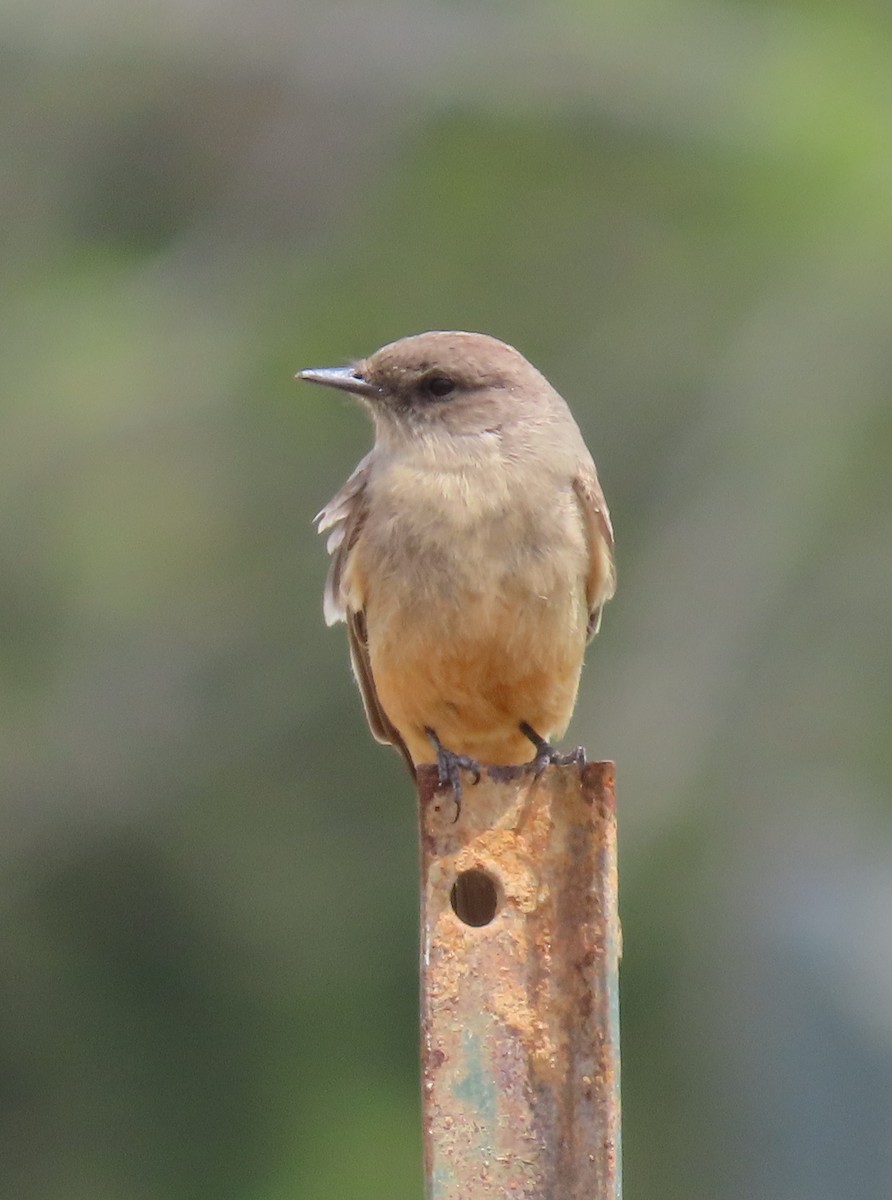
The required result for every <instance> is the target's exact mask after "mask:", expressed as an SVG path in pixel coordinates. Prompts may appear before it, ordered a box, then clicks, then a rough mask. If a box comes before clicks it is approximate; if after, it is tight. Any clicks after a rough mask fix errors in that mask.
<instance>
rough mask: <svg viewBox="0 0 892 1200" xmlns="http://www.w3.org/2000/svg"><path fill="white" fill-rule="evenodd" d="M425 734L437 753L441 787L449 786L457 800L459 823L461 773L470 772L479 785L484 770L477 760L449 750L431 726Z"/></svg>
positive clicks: (426, 727) (456, 818) (438, 775)
mask: <svg viewBox="0 0 892 1200" xmlns="http://www.w3.org/2000/svg"><path fill="white" fill-rule="evenodd" d="M424 732H425V733H426V734H427V736H428V737H429V738H430V740H431V743H432V745H433V747H434V749H435V750H436V752H437V778H438V780H439V784H440V787H441V788H442V787H446V785H447V784H448V785H449V787H451V788H452V797H453V799H454V800H455V820H456V821H457V820H458V818H459V817H460V816H461V802H462V796H463V791H462V784H461V773H462V771H470V772H471V774H472V775H473V776H474V782H475V783H479V782H480V776H481V775H482V773H483V768H482V767H481V766H480V763H479V762H478V761H477V759H476V758H470V757H469V756H468V755H467V754H455V753H454V752H453V751H452V750H447V749H446V747H445V746H444V745H443V743H442V742H441V741H440V739H439V738H438V737H437V735H436V732H435V731H434V730H433V729H431V728H430V726H429V725H426V726H425V727H424ZM453 823H454V822H453Z"/></svg>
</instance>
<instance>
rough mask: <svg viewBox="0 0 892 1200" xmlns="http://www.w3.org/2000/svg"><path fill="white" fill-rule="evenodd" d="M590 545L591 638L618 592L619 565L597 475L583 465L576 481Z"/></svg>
mask: <svg viewBox="0 0 892 1200" xmlns="http://www.w3.org/2000/svg"><path fill="white" fill-rule="evenodd" d="M573 490H574V491H575V493H576V496H577V498H578V500H579V505H580V508H581V510H582V515H583V519H584V521H585V531H586V536H587V538H588V543H589V570H588V578H587V579H586V598H587V600H588V607H589V618H588V636H589V638H590V639H591V638H593V637H594V636H595V634H596V633H597V632H598V630H599V629H600V628H601V613H602V611H603V608H604V605H605V604H606V603H607V601H608V600H609V599H610V597H611V596H612V595H613V593H614V592H615V591H616V563H615V561H614V556H613V547H614V542H613V526H612V525H611V523H610V513H609V511H608V509H607V502H606V500H605V499H604V493H603V492H602V491H601V485H600V483H599V482H598V473H597V471H596V470H595V464H594V463H592V462H587V463H582V464H581V465H580V467H579V470H578V471H577V474H576V477H575V479H574V480H573Z"/></svg>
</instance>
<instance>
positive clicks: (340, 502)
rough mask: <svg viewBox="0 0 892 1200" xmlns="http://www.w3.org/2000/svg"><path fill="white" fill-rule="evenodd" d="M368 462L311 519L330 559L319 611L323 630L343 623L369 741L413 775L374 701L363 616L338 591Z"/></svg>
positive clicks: (360, 512) (362, 515) (359, 516)
mask: <svg viewBox="0 0 892 1200" xmlns="http://www.w3.org/2000/svg"><path fill="white" fill-rule="evenodd" d="M370 459H371V454H367V455H366V456H365V458H364V459H363V460H362V461H361V462H360V463H359V465H358V466H357V468H356V470H355V471H354V472H353V474H352V475H351V476H350V478H349V479H348V480H347V482H346V483H345V484H344V486H343V487H342V488H341V489H340V491H339V492H337V493H336V495H334V496H333V497H332V499H331V500H330V501H329V502H328V504H326V506H325V507H324V508H323V509H322V511H321V512H320V513H319V514H318V515H317V517H316V527H317V529H318V530H319V532H320V533H328V538H327V539H326V548H327V550H328V553H329V554H330V555H331V563H330V565H329V568H328V577H327V578H326V580H325V593H324V597H323V611H324V613H325V621H326V624H328V625H334V624H336V623H337V622H338V621H345V622H346V624H347V640H348V643H349V646H350V662H351V665H352V667H353V674H354V676H355V677H356V682H357V684H358V685H359V694H360V695H361V696H362V704H363V707H364V709H365V715H366V719H367V720H368V723H369V728H370V729H371V731H372V734H373V736H374V737H375V738H376V739H377V740H378V741H379V742H383V743H384V744H385V745H388V746H395V747H396V749H397V750H399V752H400V754H402V756H403V758H404V759H405V760H406V763H407V764H408V767H409V770H410V771H411V772H412V774H413V775H414V774H415V765H414V763H413V762H412V757H411V755H410V754H409V751H408V749H407V748H406V744H405V742H404V741H403V739H402V738H401V737H400V735H399V732H398V730H397V729H396V727H395V726H394V725H393V724H392V723H391V721H390V720H389V718H388V716H387V714H386V713H385V711H384V709H383V708H382V707H381V701H380V700H379V699H378V689H377V688H376V687H375V679H374V676H373V675H372V663H371V659H370V657H369V645H368V636H367V632H366V623H365V611H364V610H363V609H359V610H354V609H353V608H351V606H350V603H349V597H348V595H347V593H346V590H345V588H344V581H345V578H346V574H347V563H348V560H349V558H350V554H351V551H352V550H353V548H354V546H355V545H356V542H357V540H358V538H359V537H360V535H361V533H362V528H363V525H364V524H365V520H366V516H367V515H368V490H367V489H368V481H369V475H370V473H371V462H370Z"/></svg>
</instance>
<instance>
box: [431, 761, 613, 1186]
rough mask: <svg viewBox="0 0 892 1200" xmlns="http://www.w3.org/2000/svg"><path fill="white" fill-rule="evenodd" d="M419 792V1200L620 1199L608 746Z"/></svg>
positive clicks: (611, 777)
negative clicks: (584, 760) (530, 770)
mask: <svg viewBox="0 0 892 1200" xmlns="http://www.w3.org/2000/svg"><path fill="white" fill-rule="evenodd" d="M419 800H420V825H421V869H422V908H421V938H422V954H421V1055H422V1073H423V1098H422V1111H423V1121H424V1146H425V1176H426V1195H427V1198H428V1200H484V1198H490V1197H491V1198H493V1200H505V1198H506V1197H508V1198H510V1200H620V1196H621V1181H620V1105H619V993H618V966H619V955H620V930H619V919H618V915H617V878H616V810H615V801H614V791H613V764H612V763H588V764H587V765H586V766H585V767H583V768H582V770H581V771H580V769H579V767H578V766H576V765H571V766H550V767H548V768H547V769H546V770H545V771H544V772H543V774H542V775H541V776H540V777H539V778H538V779H534V778H532V776H531V775H530V774H526V775H524V776H522V777H521V778H520V779H516V780H513V781H511V782H501V781H499V782H497V781H495V780H492V779H490V778H488V777H486V776H484V778H483V779H482V780H481V782H480V783H479V784H477V785H476V786H473V785H471V784H470V783H469V784H468V786H466V788H465V796H464V803H463V805H462V809H461V815H460V816H459V818H458V820H457V821H455V822H454V818H455V812H456V808H455V804H454V802H453V800H452V797H451V794H450V793H448V792H438V791H437V790H436V771H435V770H433V769H428V768H423V769H422V770H421V771H420V772H419ZM453 822H454V823H453Z"/></svg>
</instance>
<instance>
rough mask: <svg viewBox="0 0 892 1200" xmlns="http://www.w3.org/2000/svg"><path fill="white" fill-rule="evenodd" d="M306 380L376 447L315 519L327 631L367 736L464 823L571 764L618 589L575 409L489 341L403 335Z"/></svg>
mask: <svg viewBox="0 0 892 1200" xmlns="http://www.w3.org/2000/svg"><path fill="white" fill-rule="evenodd" d="M296 378H298V379H301V380H305V381H308V382H311V383H316V384H321V385H323V386H326V387H331V388H337V389H339V390H340V391H342V392H346V393H349V394H350V395H352V396H354V397H355V398H356V399H357V400H359V401H360V402H361V404H362V405H363V406H364V407H365V408H366V409H367V410H368V412H369V414H370V415H371V418H372V422H373V425H374V432H375V439H374V445H373V447H372V449H371V451H370V452H369V453H368V454H366V456H365V457H364V458H363V459H362V460H361V461H360V463H359V464H358V465H357V467H356V469H355V470H354V471H353V473H352V474H351V475H350V477H349V478H348V479H347V481H346V483H345V484H344V485H343V487H342V488H341V489H340V490H339V491H338V492H337V493H336V494H335V496H334V497H333V498H332V499H331V500H330V501H329V503H328V504H326V505H325V507H324V508H323V509H322V510H321V512H319V513H318V514H317V516H316V518H315V520H316V523H317V527H318V530H319V532H320V533H322V534H325V535H327V549H328V552H329V554H330V556H331V561H330V565H329V571H328V577H327V579H326V583H325V592H324V606H323V607H324V615H325V620H326V622H327V624H329V625H333V624H335V623H337V622H340V621H343V622H345V623H346V626H347V635H348V641H349V647H350V658H351V662H352V667H353V673H354V675H355V677H356V680H357V683H358V685H359V690H360V693H361V695H362V700H363V704H364V706H365V712H366V716H367V718H368V723H369V726H370V728H371V731H372V733H373V735H374V736H375V738H377V739H378V741H380V742H383V743H385V744H389V745H392V746H394V747H395V748H396V749H397V750H398V751H399V752H400V753H401V754H402V756H403V758H404V759H405V761H406V764H407V766H408V767H409V769H410V771H412V772H413V774H415V772H416V770H417V768H418V767H419V766H420V765H421V764H423V763H431V762H434V761H435V762H436V765H437V769H438V780H439V784H440V785H442V786H446V785H451V787H452V789H453V792H454V795H455V799H456V803H457V806H458V809H459V811H460V804H461V798H462V784H461V772H462V771H463V770H467V771H469V772H471V773H472V775H473V779H474V782H477V781H479V779H480V777H481V772H482V771H483V770H484V769H486V770H490V771H491V772H493V773H494V774H495V773H496V772H498V771H503V772H510V771H512V770H514V771H516V770H518V769H530V767H532V768H533V769H534V770H535V771H536V772H537V773H539V772H541V770H543V769H544V767H545V766H546V765H547V764H548V763H551V762H564V761H570V760H571V759H574V758H576V759H580V760H581V761H584V751H582V750H581V748H580V749H577V750H576V751H575V752H573V754H571V755H561V754H560V752H559V751H558V750H557V749H556V748H555V746H554V744H553V743H554V740H555V739H559V738H560V737H561V736H562V735H563V734H564V733H565V731H566V729H567V726H568V724H569V721H570V717H571V715H572V712H573V709H574V706H575V702H576V695H577V690H578V686H579V678H580V673H581V670H582V663H583V657H584V653H585V647H586V644H587V642H588V641H589V640H590V639H591V638H592V637H593V636H594V634H595V633H597V631H598V629H599V627H600V624H601V613H602V609H603V607H604V605H605V604H606V603H607V601H608V600H609V599H610V598H611V597H612V596H613V594H614V591H615V586H616V568H615V557H614V537H613V528H612V525H611V521H610V514H609V511H608V508H607V504H606V501H605V499H604V494H603V492H602V490H601V485H600V483H599V481H598V474H597V471H596V469H595V464H594V461H593V459H592V456H591V454H590V453H589V451H588V449H587V447H586V445H585V442H584V441H583V437H582V434H581V433H580V430H579V427H578V426H577V424H576V422H575V420H574V419H573V416H572V414H571V412H570V409H569V408H568V406H567V404H566V402H565V401H564V400H563V398H562V397H561V396H560V395H559V393H558V392H557V391H556V390H555V389H554V388H553V387H552V386H551V384H550V383H549V382H548V381H547V380H546V378H545V377H544V376H543V375H542V374H541V373H540V372H539V371H538V370H537V369H536V368H535V367H534V366H533V365H532V364H531V363H530V362H528V361H527V359H526V358H524V356H523V355H522V354H521V353H520V352H519V351H518V350H516V349H515V348H514V347H513V346H510V345H508V344H507V343H506V342H503V341H500V340H498V339H497V338H495V337H491V336H489V335H487V334H483V333H471V332H466V331H443V330H436V331H429V332H426V333H419V334H414V335H411V336H409V337H404V338H400V339H399V340H398V341H394V342H390V343H388V344H387V345H385V346H383V347H381V348H380V349H379V350H377V351H375V353H373V354H372V355H370V356H369V357H368V358H363V359H359V360H356V361H354V362H352V363H351V365H349V366H343V367H325V368H312V369H308V370H303V371H300V372H298V374H297V376H296Z"/></svg>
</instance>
